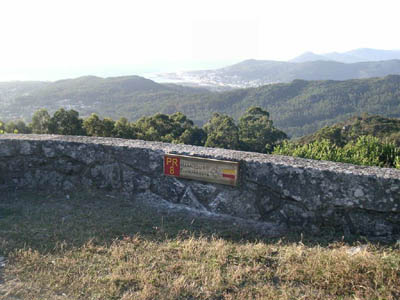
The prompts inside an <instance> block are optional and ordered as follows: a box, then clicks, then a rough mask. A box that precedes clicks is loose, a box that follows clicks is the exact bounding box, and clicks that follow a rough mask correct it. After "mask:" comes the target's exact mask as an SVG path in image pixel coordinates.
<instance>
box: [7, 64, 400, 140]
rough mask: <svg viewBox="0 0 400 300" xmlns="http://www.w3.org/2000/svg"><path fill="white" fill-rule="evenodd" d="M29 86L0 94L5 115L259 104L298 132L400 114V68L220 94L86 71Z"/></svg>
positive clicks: (207, 109)
mask: <svg viewBox="0 0 400 300" xmlns="http://www.w3.org/2000/svg"><path fill="white" fill-rule="evenodd" d="M398 69H399V68H398ZM23 91H24V93H22V90H21V93H20V94H16V95H14V94H13V96H10V97H9V98H7V99H9V100H7V101H5V100H4V98H2V96H1V95H0V119H2V120H3V121H9V120H17V119H25V120H30V118H31V116H32V115H33V112H35V111H36V110H38V109H40V108H46V109H47V110H48V111H49V112H50V113H54V112H55V111H56V110H58V109H59V108H60V107H65V108H68V109H74V110H76V111H79V112H80V114H81V115H82V116H83V117H89V116H90V115H91V114H92V113H96V114H97V115H103V116H109V117H111V118H113V119H114V120H116V119H118V118H120V117H125V118H126V119H128V121H130V122H132V121H136V120H138V119H140V118H141V117H143V116H151V115H154V114H156V113H162V114H173V113H175V112H177V111H180V112H182V113H183V114H184V115H186V116H187V117H188V118H189V119H191V120H192V121H193V122H194V124H195V125H197V126H199V127H200V126H203V125H204V124H205V123H206V122H207V121H208V120H210V119H211V118H212V115H213V114H214V113H215V112H217V113H219V114H226V115H229V116H231V117H232V118H233V119H234V120H239V118H240V117H241V116H242V115H243V114H244V113H245V111H246V110H247V109H248V108H249V107H251V106H257V107H260V108H262V109H264V110H266V111H268V112H269V113H270V114H271V116H272V120H273V121H274V124H275V126H277V127H278V128H280V129H281V130H283V131H284V132H285V133H287V135H288V136H290V137H293V138H298V137H301V136H304V135H307V134H311V133H313V132H315V131H317V130H318V129H320V128H322V127H324V126H327V125H332V124H335V123H337V122H341V121H344V120H346V119H348V118H349V117H351V116H354V115H361V114H362V113H364V112H366V113H373V114H379V115H381V116H383V117H397V118H398V117H400V76H399V75H390V76H386V77H384V78H369V79H357V80H347V81H332V80H325V81H305V80H294V81H293V82H291V83H279V84H270V85H265V86H261V87H258V88H248V89H238V90H233V91H227V92H218V93H217V92H210V91H207V90H204V89H196V88H189V87H181V86H177V85H170V84H169V85H164V84H158V83H155V82H153V81H151V80H147V79H145V78H141V77H137V76H128V77H117V78H106V79H103V78H98V77H82V78H77V79H71V80H62V81H57V82H54V83H47V84H45V85H40V86H36V87H35V88H32V90H30V92H28V93H27V92H25V90H23ZM4 101H5V102H4ZM1 105H2V106H1Z"/></svg>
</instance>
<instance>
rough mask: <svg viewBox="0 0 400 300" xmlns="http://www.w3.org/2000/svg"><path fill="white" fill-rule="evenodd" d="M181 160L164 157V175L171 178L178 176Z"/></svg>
mask: <svg viewBox="0 0 400 300" xmlns="http://www.w3.org/2000/svg"><path fill="white" fill-rule="evenodd" d="M180 170H181V159H180V158H179V157H174V156H165V159H164V174H165V175H172V176H180Z"/></svg>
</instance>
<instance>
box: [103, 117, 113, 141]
mask: <svg viewBox="0 0 400 300" xmlns="http://www.w3.org/2000/svg"><path fill="white" fill-rule="evenodd" d="M114 125H115V121H114V120H113V119H111V118H104V119H103V132H102V135H101V136H106V137H112V136H113V132H114Z"/></svg>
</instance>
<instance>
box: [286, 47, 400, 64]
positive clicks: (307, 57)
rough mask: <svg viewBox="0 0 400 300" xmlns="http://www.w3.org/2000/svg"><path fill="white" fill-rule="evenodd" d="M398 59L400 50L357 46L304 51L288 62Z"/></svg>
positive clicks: (344, 61) (355, 61)
mask: <svg viewBox="0 0 400 300" xmlns="http://www.w3.org/2000/svg"><path fill="white" fill-rule="evenodd" d="M394 59H400V50H380V49H371V48H359V49H354V50H350V51H347V52H342V53H339V52H330V53H325V54H315V53H312V52H305V53H303V54H302V55H300V56H297V57H295V58H293V59H291V60H290V62H310V61H317V60H331V61H337V62H342V63H358V62H368V61H384V60H394Z"/></svg>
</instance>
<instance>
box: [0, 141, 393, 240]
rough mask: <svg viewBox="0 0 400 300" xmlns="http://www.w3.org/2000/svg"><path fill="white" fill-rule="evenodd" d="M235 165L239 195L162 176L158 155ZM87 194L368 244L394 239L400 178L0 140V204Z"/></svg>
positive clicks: (311, 165) (193, 151)
mask: <svg viewBox="0 0 400 300" xmlns="http://www.w3.org/2000/svg"><path fill="white" fill-rule="evenodd" d="M165 153H174V154H183V155H190V156H197V157H205V158H214V159H223V160H230V161H237V162H240V178H239V185H238V186H237V187H230V186H225V185H219V184H212V183H205V182H200V181H193V180H187V179H176V178H174V177H166V176H164V175H163V155H164V154H165ZM84 187H91V188H100V189H108V190H114V191H120V192H121V193H124V194H125V195H128V196H130V197H133V198H134V197H141V198H143V197H147V198H153V199H164V200H166V201H168V202H170V203H176V204H179V205H186V206H188V207H190V208H191V209H193V210H196V211H202V212H205V213H207V212H209V213H213V214H224V215H231V216H235V217H239V218H243V219H250V220H254V221H258V222H264V223H272V224H277V226H280V228H282V226H283V227H285V228H286V229H287V230H290V231H292V230H306V231H309V230H311V231H313V232H318V231H320V229H323V228H333V229H335V230H337V231H340V232H343V233H344V234H348V233H353V234H361V235H366V236H369V237H374V236H394V235H398V234H400V171H399V170H395V169H386V168H375V167H362V166H354V165H349V164H342V163H333V162H326V161H313V160H307V159H300V158H294V157H285V156H274V155H264V154H257V153H249V152H240V151H231V150H223V149H213V148H204V147H195V146H188V145H173V144H166V143H158V142H145V141H140V140H123V139H113V138H93V137H71V136H55V135H0V201H1V195H2V194H3V196H4V195H6V191H7V190H13V189H20V190H21V189H29V190H46V189H49V190H59V191H63V192H65V193H68V192H70V191H72V190H79V189H81V188H84Z"/></svg>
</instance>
